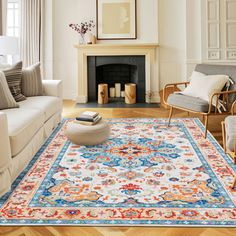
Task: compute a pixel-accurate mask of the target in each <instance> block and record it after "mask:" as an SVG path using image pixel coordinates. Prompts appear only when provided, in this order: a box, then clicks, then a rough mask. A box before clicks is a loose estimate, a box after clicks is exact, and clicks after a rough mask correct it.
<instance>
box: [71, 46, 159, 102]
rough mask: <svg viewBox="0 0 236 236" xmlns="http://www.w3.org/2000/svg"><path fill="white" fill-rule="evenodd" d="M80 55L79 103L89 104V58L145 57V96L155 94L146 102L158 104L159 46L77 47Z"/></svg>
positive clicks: (147, 98)
mask: <svg viewBox="0 0 236 236" xmlns="http://www.w3.org/2000/svg"><path fill="white" fill-rule="evenodd" d="M75 48H76V49H77V53H78V54H77V55H78V61H77V65H78V80H77V91H76V92H77V94H76V101H77V103H87V102H88V86H89V84H88V82H89V81H88V57H90V56H91V57H92V56H95V57H98V56H130V55H132V56H144V57H145V90H146V91H145V94H150V93H153V94H154V95H153V96H152V97H151V100H150V98H149V97H148V96H146V102H147V103H149V102H152V103H158V102H160V97H159V85H160V81H159V71H158V56H157V52H158V50H157V49H158V44H152V43H132V44H130V43H129V44H128V43H127V44H121V43H120V44H108V43H103V44H93V45H75Z"/></svg>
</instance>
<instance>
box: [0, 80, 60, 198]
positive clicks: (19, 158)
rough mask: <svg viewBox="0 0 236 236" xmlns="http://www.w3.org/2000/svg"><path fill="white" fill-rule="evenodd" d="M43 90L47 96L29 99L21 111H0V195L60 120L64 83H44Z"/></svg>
mask: <svg viewBox="0 0 236 236" xmlns="http://www.w3.org/2000/svg"><path fill="white" fill-rule="evenodd" d="M43 87H44V96H38V97H28V98H27V100H25V101H22V102H20V103H19V105H20V108H16V109H7V110H1V111H0V183H1V184H0V196H2V195H3V194H4V193H6V192H7V191H9V190H10V189H11V184H12V183H13V181H14V180H15V179H16V178H17V176H18V175H19V174H20V173H21V172H22V171H23V170H24V169H25V168H26V166H27V165H28V164H29V162H30V161H31V159H32V158H33V157H34V155H35V154H36V152H37V151H38V150H39V148H40V147H41V146H42V144H43V143H44V141H45V140H46V139H47V138H48V137H49V135H50V134H51V133H52V131H53V129H54V128H55V127H56V126H57V125H58V123H60V121H61V112H62V82H61V81H58V80H44V81H43Z"/></svg>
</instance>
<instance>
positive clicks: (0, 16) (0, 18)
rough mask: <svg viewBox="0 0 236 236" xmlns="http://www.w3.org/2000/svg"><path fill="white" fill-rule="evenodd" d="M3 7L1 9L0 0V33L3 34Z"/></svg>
mask: <svg viewBox="0 0 236 236" xmlns="http://www.w3.org/2000/svg"><path fill="white" fill-rule="evenodd" d="M2 13H3V9H2V0H0V35H3V32H2V31H3V22H2V21H3V17H2V16H3V14H2Z"/></svg>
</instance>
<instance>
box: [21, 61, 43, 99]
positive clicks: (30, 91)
mask: <svg viewBox="0 0 236 236" xmlns="http://www.w3.org/2000/svg"><path fill="white" fill-rule="evenodd" d="M22 92H23V94H24V95H25V96H26V97H34V96H42V95H43V84H42V77H41V70H40V63H37V64H35V65H33V66H30V67H28V68H26V69H23V71H22Z"/></svg>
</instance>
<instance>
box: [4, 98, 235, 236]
mask: <svg viewBox="0 0 236 236" xmlns="http://www.w3.org/2000/svg"><path fill="white" fill-rule="evenodd" d="M83 110H85V109H77V108H75V107H74V102H72V101H65V102H64V110H63V116H64V117H67V118H74V117H75V116H77V115H78V114H79V113H80V112H81V111H83ZM90 110H96V111H98V112H100V113H101V114H102V116H103V117H105V118H133V117H134V118H138V117H140V118H144V117H160V118H164V117H168V110H165V109H163V108H160V109H153V108H145V109H142V108H139V109H129V108H123V109H118V108H117V109H111V108H106V109H90ZM187 116H188V114H187V113H186V112H179V111H176V112H175V115H174V117H187ZM190 117H192V116H191V115H190ZM199 118H201V117H199ZM222 119H223V117H217V118H216V117H214V118H213V119H210V123H209V124H210V126H209V129H210V131H211V132H212V134H213V135H214V136H215V137H216V139H217V140H218V141H219V142H220V143H221V142H222V136H221V126H220V121H221V120H222ZM1 235H4V236H103V235H104V236H198V235H200V236H226V235H227V236H234V235H236V228H170V227H168V228H167V227H165V228H161V227H46V226H45V227H0V236H1Z"/></svg>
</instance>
